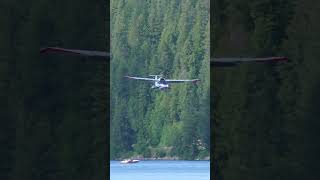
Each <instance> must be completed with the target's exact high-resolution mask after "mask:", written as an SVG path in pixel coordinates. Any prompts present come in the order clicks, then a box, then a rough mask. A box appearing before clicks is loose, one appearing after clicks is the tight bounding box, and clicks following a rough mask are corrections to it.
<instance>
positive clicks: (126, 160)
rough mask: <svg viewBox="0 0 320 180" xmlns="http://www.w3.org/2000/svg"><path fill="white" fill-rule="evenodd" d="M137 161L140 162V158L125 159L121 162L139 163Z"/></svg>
mask: <svg viewBox="0 0 320 180" xmlns="http://www.w3.org/2000/svg"><path fill="white" fill-rule="evenodd" d="M137 162H139V160H136V159H125V160H122V161H120V163H122V164H129V163H137Z"/></svg>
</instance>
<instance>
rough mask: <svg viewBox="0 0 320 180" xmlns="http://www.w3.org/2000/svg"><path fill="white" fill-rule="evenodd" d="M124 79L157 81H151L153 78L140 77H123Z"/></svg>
mask: <svg viewBox="0 0 320 180" xmlns="http://www.w3.org/2000/svg"><path fill="white" fill-rule="evenodd" d="M124 77H125V78H129V79H136V80H145V81H157V79H153V78H142V77H133V76H124Z"/></svg>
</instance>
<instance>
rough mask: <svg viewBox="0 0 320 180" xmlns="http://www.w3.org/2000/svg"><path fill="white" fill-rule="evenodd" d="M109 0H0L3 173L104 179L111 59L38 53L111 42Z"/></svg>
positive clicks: (12, 179)
mask: <svg viewBox="0 0 320 180" xmlns="http://www.w3.org/2000/svg"><path fill="white" fill-rule="evenodd" d="M106 3H107V2H105V1H85V0H80V1H77V2H76V3H75V2H74V1H49V0H44V1H34V0H33V1H6V0H5V1H1V3H0V14H1V16H0V23H1V30H0V52H1V55H0V92H1V95H0V109H1V113H0V119H1V120H2V121H1V124H2V125H1V130H0V132H1V139H0V141H1V148H0V149H1V150H0V151H1V152H0V154H1V156H0V158H1V159H0V166H1V168H0V169H1V171H0V179H4V180H20V179H23V180H29V179H30V180H31V179H32V180H37V179H48V180H50V179H79V180H80V179H105V178H106V170H107V168H106V164H107V162H106V157H107V154H108V148H107V146H106V144H107V139H108V137H106V136H107V132H106V127H107V123H108V121H107V117H108V115H107V110H108V108H107V103H108V99H107V97H108V89H107V88H108V86H107V85H108V84H107V82H108V81H109V80H108V78H109V77H108V74H107V68H108V66H107V65H106V64H103V63H96V62H90V60H91V59H86V58H81V57H68V56H54V55H40V54H39V50H40V48H41V47H44V46H62V47H67V48H79V49H81V48H84V49H101V50H104V49H106V48H107V47H106V46H107V40H108V39H107V37H108V35H107V34H108V29H109V28H107V26H108V23H107V22H106V15H107V14H106V9H107V7H106Z"/></svg>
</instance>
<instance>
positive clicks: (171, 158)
mask: <svg viewBox="0 0 320 180" xmlns="http://www.w3.org/2000/svg"><path fill="white" fill-rule="evenodd" d="M123 159H137V160H140V161H150V160H152V161H154V160H166V161H177V160H179V161H210V157H209V156H208V157H205V158H201V159H181V158H178V157H162V158H160V157H159V158H158V157H151V158H145V157H141V156H133V157H130V158H123ZM123 159H119V158H118V159H110V161H122V160H123Z"/></svg>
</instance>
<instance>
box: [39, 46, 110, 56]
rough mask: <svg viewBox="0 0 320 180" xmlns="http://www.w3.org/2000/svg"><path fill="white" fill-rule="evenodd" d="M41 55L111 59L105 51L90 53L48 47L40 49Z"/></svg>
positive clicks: (87, 51)
mask: <svg viewBox="0 0 320 180" xmlns="http://www.w3.org/2000/svg"><path fill="white" fill-rule="evenodd" d="M40 53H59V54H74V55H81V56H98V57H110V53H108V52H104V51H89V50H79V49H65V48H59V47H46V48H42V49H40Z"/></svg>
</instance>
